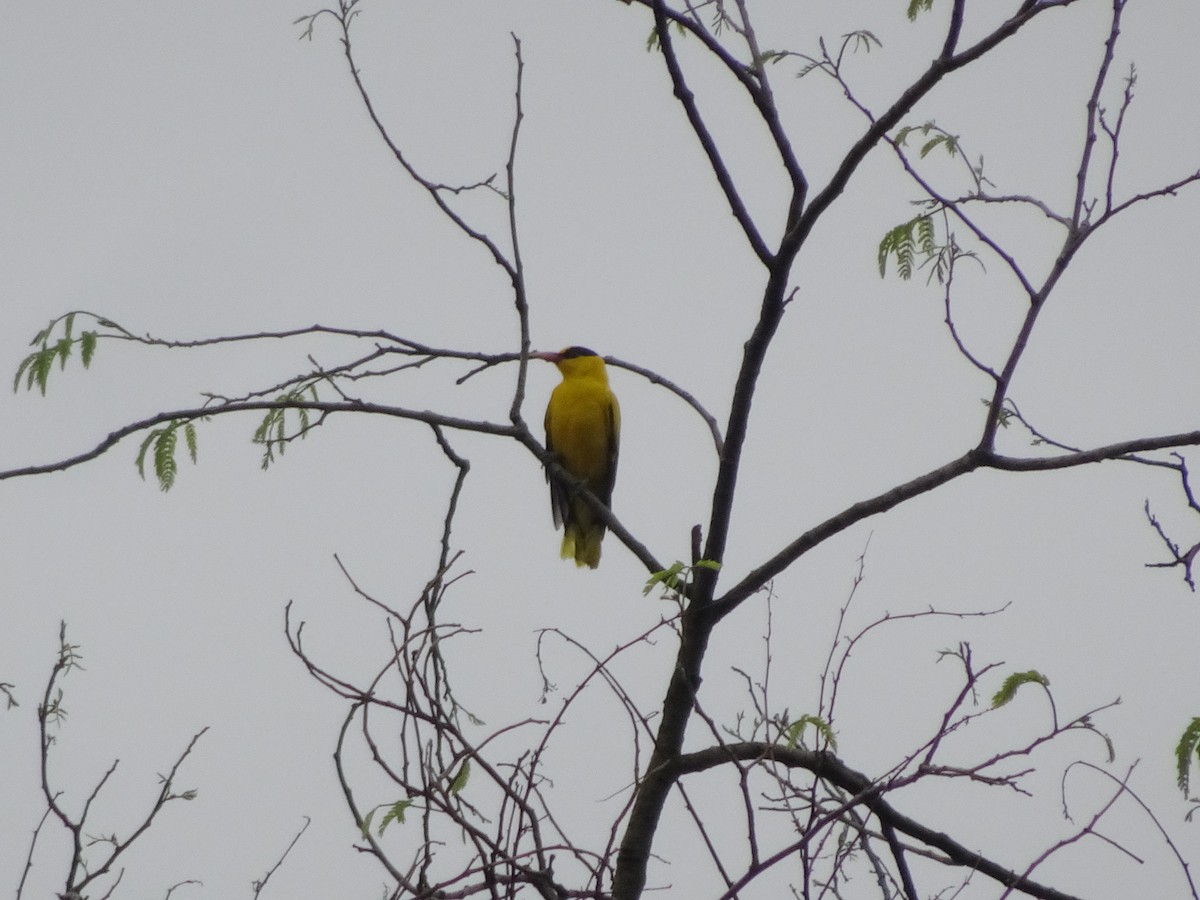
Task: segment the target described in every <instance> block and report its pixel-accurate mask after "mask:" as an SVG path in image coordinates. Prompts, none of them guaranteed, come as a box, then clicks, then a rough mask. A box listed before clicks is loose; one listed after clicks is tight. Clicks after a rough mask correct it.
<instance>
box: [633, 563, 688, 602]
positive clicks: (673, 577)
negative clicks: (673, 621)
mask: <svg viewBox="0 0 1200 900" xmlns="http://www.w3.org/2000/svg"><path fill="white" fill-rule="evenodd" d="M683 570H684V565H683V563H682V562H681V561H679V560H676V561H675V562H674V563H673V564H672V565H671V567H670V568H669V569H663V570H661V571H659V572H655V573H654V574H653V575H651V576H650V577H649V578H647V579H646V585H645V587H643V588H642V596H643V597H645V596H646V595H647V594H649V593H650V592H651V591H652V590H654V588H655V587H657V586H658V585H660V584H661V585H662V586H663V587H665V588H667V589H669V590H672V591H673V590H675V588H676V586H677V585H678V584H679V575H680V573H681V572H683Z"/></svg>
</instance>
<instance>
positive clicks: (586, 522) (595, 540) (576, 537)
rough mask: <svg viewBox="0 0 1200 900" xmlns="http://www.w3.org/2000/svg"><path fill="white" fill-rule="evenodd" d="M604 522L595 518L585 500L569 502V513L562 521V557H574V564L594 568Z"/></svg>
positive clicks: (602, 535)
mask: <svg viewBox="0 0 1200 900" xmlns="http://www.w3.org/2000/svg"><path fill="white" fill-rule="evenodd" d="M604 531H605V528H604V523H603V522H599V521H597V520H596V516H595V514H594V513H593V512H592V508H591V507H590V506H588V505H587V502H586V501H584V500H581V499H576V500H573V501H572V502H571V515H570V516H569V517H568V519H567V521H566V522H564V523H563V539H562V558H563V559H574V560H575V565H577V566H579V567H581V568H582V567H583V566H587V567H588V568H590V569H594V568H596V567H597V566H599V565H600V542H601V541H602V540H604Z"/></svg>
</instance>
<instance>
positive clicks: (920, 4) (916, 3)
mask: <svg viewBox="0 0 1200 900" xmlns="http://www.w3.org/2000/svg"><path fill="white" fill-rule="evenodd" d="M931 9H933V0H909V3H908V21H910V22H915V21H916V20H917V16H919V15H920V14H921V13H923V12H929V10H931Z"/></svg>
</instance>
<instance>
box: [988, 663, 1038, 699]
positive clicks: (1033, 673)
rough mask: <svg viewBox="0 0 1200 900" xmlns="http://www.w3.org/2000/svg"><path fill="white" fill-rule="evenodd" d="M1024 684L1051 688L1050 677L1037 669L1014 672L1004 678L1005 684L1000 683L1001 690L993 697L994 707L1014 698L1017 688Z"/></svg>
mask: <svg viewBox="0 0 1200 900" xmlns="http://www.w3.org/2000/svg"><path fill="white" fill-rule="evenodd" d="M1023 684H1040V685H1041V686H1042V687H1044V688H1049V687H1050V679H1049V678H1047V677H1046V676H1045V675H1043V674H1042V673H1041V672H1038V671H1037V670H1036V669H1030V670H1029V671H1028V672H1014V673H1013V674H1012V675H1009V676H1008V677H1007V678H1005V679H1004V684H1002V685H1000V690H998V691H996V694H995V696H993V697H992V709H999V708H1000V707H1001V706H1004V705H1005V704H1006V703H1008V702H1009V701H1010V700H1012V698H1013V697H1015V696H1016V695H1017V688H1019V687H1020V686H1021V685H1023Z"/></svg>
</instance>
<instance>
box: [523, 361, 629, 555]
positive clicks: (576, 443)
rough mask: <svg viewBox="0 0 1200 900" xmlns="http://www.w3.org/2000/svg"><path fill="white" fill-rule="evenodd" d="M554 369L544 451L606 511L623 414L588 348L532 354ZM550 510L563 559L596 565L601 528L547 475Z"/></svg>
mask: <svg viewBox="0 0 1200 900" xmlns="http://www.w3.org/2000/svg"><path fill="white" fill-rule="evenodd" d="M530 357H531V358H534V359H544V360H546V361H547V362H552V363H554V364H555V365H556V366H558V371H559V372H561V373H562V382H561V383H560V384H559V385H558V387H556V388H555V389H554V392H553V393H551V395H550V402H549V404H547V406H546V449H547V450H549V451H550V452H551V453H553V454H554V456H555V458H556V459H557V460H558V463H559V465H561V466H562V467H563V468H564V469H566V470H567V472H569V473H570V474H571V475H574V476H575V477H576V478H578V479H579V480H580V481H581V482H583V484H584V485H586V486H587V489H588V490H589V491H591V492H592V493H593V494H594V495H595V496H596V498H597V499H598V500H600V501H601V502H603V503H604V505H605V506H611V505H612V490H613V483H614V482H615V481H616V478H617V450H618V447H619V445H620V440H621V408H620V406H618V405H617V398H616V397H615V396H613V392H612V391H611V390H609V387H608V374H607V373H606V372H605V369H604V360H603V359H601V358H600V357H599V356H597V355H596V354H595V353H594V352H593V351H591V350H588V349H587V348H586V347H568V348H567V349H565V350H563V351H561V352H559V353H531V354H530ZM546 480H547V481H549V482H550V509H551V512H552V513H553V514H554V525H555V527H556V528H558V527H561V528H562V530H563V540H562V558H563V559H572V558H573V559H574V560H575V565H577V566H589V567H590V568H593V569H594V568H596V566H598V565H600V541H601V540H603V538H604V531H605V527H604V523H603V522H602V521H601V520H600V518H599V517H598V516H597V515H596V512H595V510H593V509H592V507H591V506H590V505H589V504H588V501H587V500H585V499H584V498H583V496H582V495H581V494H580V493H579V492H578V491H577V490H574V489H573V488H572V486H571V485H568V484H564V483H562V480H561V479H559V478H555V477H553V475H552V474H551V473H550V471H549V470H547V472H546Z"/></svg>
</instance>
